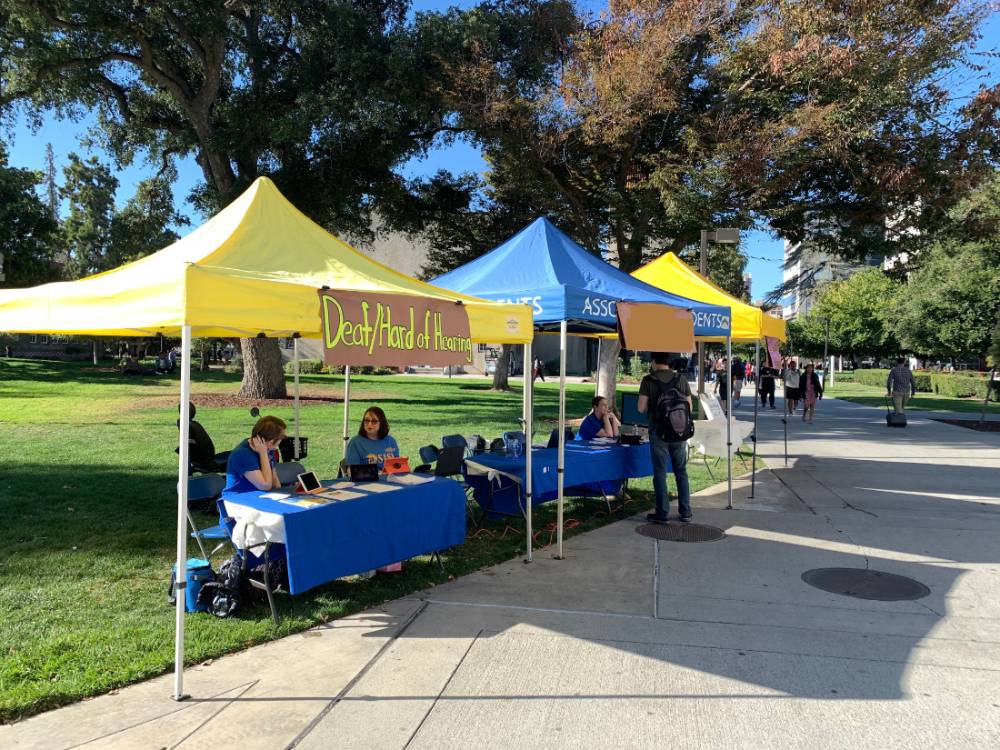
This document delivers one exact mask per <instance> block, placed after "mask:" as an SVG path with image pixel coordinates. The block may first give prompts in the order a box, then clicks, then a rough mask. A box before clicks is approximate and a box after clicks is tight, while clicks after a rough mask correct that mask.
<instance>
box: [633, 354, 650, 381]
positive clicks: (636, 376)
mask: <svg viewBox="0 0 1000 750" xmlns="http://www.w3.org/2000/svg"><path fill="white" fill-rule="evenodd" d="M648 373H649V364H647V363H646V362H643V361H642V357H640V356H639V355H638V354H633V355H632V358H631V359H630V360H629V368H628V374H629V376H630V377H631V378H632V379H633V380H642V379H643V378H644V377H645V376H646V375H647V374H648Z"/></svg>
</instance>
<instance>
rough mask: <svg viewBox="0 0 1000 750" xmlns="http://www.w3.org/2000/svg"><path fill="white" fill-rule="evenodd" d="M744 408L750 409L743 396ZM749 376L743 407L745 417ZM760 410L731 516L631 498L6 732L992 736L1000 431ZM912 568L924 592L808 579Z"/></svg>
mask: <svg viewBox="0 0 1000 750" xmlns="http://www.w3.org/2000/svg"><path fill="white" fill-rule="evenodd" d="M748 406H749V409H748ZM752 408H753V407H752V400H751V398H747V397H745V398H744V400H743V406H742V407H741V408H740V409H738V410H737V411H738V416H739V417H740V418H746V417H748V416H750V415H752ZM780 409H781V404H780V402H779V408H778V410H776V411H771V410H765V411H763V412H762V413H761V422H760V440H759V442H758V449H759V451H760V455H761V456H762V458H763V459H764V460H765V461H766V463H767V466H768V467H770V468H768V469H765V470H764V471H763V472H761V473H760V475H759V476H758V483H757V486H756V492H755V493H754V494H755V497H754V499H753V500H752V501H751V500H748V499H747V494H748V487H747V483H746V482H745V481H740V482H737V485H736V487H737V491H736V493H735V498H736V506H737V507H736V509H734V510H731V511H727V510H725V509H724V507H725V492H724V490H725V487H724V485H721V486H717V487H715V488H713V489H712V490H710V491H707V492H705V493H701V494H700V495H698V496H696V497H695V498H694V501H693V504H694V508H695V514H696V519H695V520H696V521H698V522H700V523H707V524H712V525H715V526H718V527H720V528H722V529H724V530H725V531H726V537H725V538H724V539H723V540H721V541H718V542H714V543H705V544H677V543H670V542H655V541H653V540H651V539H649V538H647V537H644V536H640V535H638V534H637V533H636V529H637V528H638V527H639V526H640V525H641V524H642V523H643V522H644V519H638V518H632V519H627V520H624V521H622V522H620V523H617V524H613V525H611V526H608V527H605V528H603V529H600V530H598V531H595V532H592V533H589V534H585V535H581V536H578V537H574V538H573V539H570V540H568V541H567V542H566V546H565V549H566V553H567V559H565V560H554V559H552V552H551V550H550V549H546V550H540V551H539V552H538V553H537V554H536V557H535V562H534V563H533V564H531V565H525V564H523V563H522V562H521V561H520V560H515V561H512V562H509V563H506V564H503V565H499V566H496V567H494V568H490V569H487V570H483V571H481V572H479V573H476V574H474V575H470V576H467V577H465V578H462V579H460V580H458V581H455V582H453V583H450V584H447V585H443V586H439V587H437V588H434V589H431V590H429V591H426V592H423V593H422V594H421V595H420V596H414V597H410V598H406V599H402V600H399V601H396V602H392V603H390V604H389V605H387V606H385V607H382V608H380V609H377V610H371V611H369V612H366V613H363V614H360V615H357V616H355V617H350V618H345V619H343V620H339V621H336V622H334V623H331V624H330V625H328V626H324V627H320V628H316V629H314V630H311V631H308V632H306V633H303V634H299V635H295V636H291V637H288V638H285V639H283V640H282V641H278V642H275V643H271V644H267V645H264V646H259V647H256V648H253V649H250V650H248V651H246V652H243V653H240V654H235V655H233V656H229V657H226V658H223V659H218V660H216V661H215V662H214V663H212V664H211V665H209V666H200V667H195V668H193V669H191V670H190V671H189V672H188V676H187V681H186V687H187V689H188V691H189V692H191V693H192V695H193V696H194V697H193V698H192V699H191V700H190V701H187V702H185V703H180V704H178V703H173V702H171V701H170V700H169V699H168V698H167V695H168V693H169V691H170V677H169V676H166V677H163V678H160V679H156V680H152V681H149V682H146V683H143V684H140V685H136V686H133V687H131V688H128V689H124V690H122V691H120V692H119V693H118V694H117V695H107V696H102V697H99V698H96V699H94V700H91V701H86V702H83V703H79V704H76V705H74V706H70V707H67V708H64V709H60V710H57V711H53V712H50V713H48V714H44V715H41V716H38V717H35V718H33V719H29V720H27V721H24V722H22V723H19V724H16V725H14V726H7V727H0V744H2V746H3V747H5V748H7V747H18V748H21V747H25V748H27V747H44V748H55V747H86V748H99V747H109V748H112V747H113V748H130V747H137V748H148V747H181V748H202V747H204V748H219V747H236V746H239V747H240V748H289V747H297V748H362V747H374V748H469V747H475V748H477V750H480V749H482V748H514V747H516V748H525V747H567V748H571V747H572V748H589V747H601V748H607V747H611V748H633V747H640V746H647V747H665V746H677V747H694V748H716V747H735V748H808V749H809V750H815V749H816V748H820V747H822V748H842V747H843V748H869V747H877V748H996V747H1000V543H998V541H997V539H998V532H1000V488H998V479H997V478H998V476H1000V435H995V434H989V433H978V432H974V431H971V430H967V429H963V428H960V427H953V426H949V425H944V424H941V423H938V422H931V421H928V420H925V419H922V418H918V417H915V418H913V419H912V420H911V423H910V426H909V427H908V428H907V429H906V430H892V431H890V430H888V429H887V428H886V427H885V422H884V418H883V416H882V413H881V412H879V410H877V409H871V408H866V407H862V406H857V405H854V404H848V403H845V402H838V401H835V400H824V401H823V402H822V403H821V404H820V407H819V409H818V413H817V418H816V421H815V422H814V423H812V424H804V423H802V422H801V419H800V418H799V417H798V416H795V417H792V418H789V420H788V423H787V426H788V433H789V442H788V446H789V460H788V466H787V468H786V467H785V465H784V463H785V462H784V451H783V439H782V438H783V428H784V425H783V424H782V422H781V411H780ZM818 567H859V568H866V567H869V568H872V569H876V570H881V571H887V572H891V573H898V574H901V575H906V576H909V577H912V578H915V579H917V580H918V581H920V582H922V583H924V584H925V585H927V586H928V587H929V588H930V590H931V594H930V595H929V596H927V597H925V598H923V599H919V600H916V601H900V602H878V601H868V600H864V599H855V598H851V597H845V596H838V595H834V594H828V593H824V592H822V591H820V590H818V589H815V588H812V587H810V586H808V585H807V584H805V583H804V582H803V581H802V579H801V575H802V573H803V572H805V571H807V570H809V569H812V568H818Z"/></svg>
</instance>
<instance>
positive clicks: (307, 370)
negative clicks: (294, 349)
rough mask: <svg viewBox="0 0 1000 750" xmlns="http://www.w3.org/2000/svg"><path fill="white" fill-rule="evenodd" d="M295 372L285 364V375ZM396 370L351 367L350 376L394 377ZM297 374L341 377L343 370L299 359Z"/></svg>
mask: <svg viewBox="0 0 1000 750" xmlns="http://www.w3.org/2000/svg"><path fill="white" fill-rule="evenodd" d="M294 372H295V365H294V363H292V362H286V363H285V373H286V374H288V375H291V374H293V373H294ZM396 373H397V370H396V369H395V368H393V367H370V366H368V365H366V366H364V367H352V368H351V374H352V375H395V374H396ZM299 374H300V375H317V374H328V375H343V374H344V368H343V367H341V366H340V365H330V366H327V365H325V364H323V360H321V359H300V360H299Z"/></svg>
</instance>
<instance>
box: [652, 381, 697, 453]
mask: <svg viewBox="0 0 1000 750" xmlns="http://www.w3.org/2000/svg"><path fill="white" fill-rule="evenodd" d="M680 377H681V375H680V374H675V375H674V379H673V380H671V381H670V382H669V383H664V382H661V381H660V380H658V379H656V378H653V377H651V380H652V382H653V383H655V384H656V392H655V394H654V396H653V398H652V399H650V400H651V401H652V404H653V408H652V410H651V412H652V415H653V429H655V430H656V435H657V437H659V438H660V439H661V440H664V441H666V442H668V443H681V442H684V441H685V440H687V439H688V438H690V437H692V436H693V435H694V420H693V419H692V418H691V405H690V404H689V403H688V400H687V396H685V395H684V394H683V393H681V390H680V389H679V388H678V387H677V383H678V380H679V379H680Z"/></svg>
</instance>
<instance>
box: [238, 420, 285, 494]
mask: <svg viewBox="0 0 1000 750" xmlns="http://www.w3.org/2000/svg"><path fill="white" fill-rule="evenodd" d="M283 437H285V423H284V422H283V421H282V420H280V419H278V418H277V417H261V418H260V419H258V420H257V424H255V425H254V426H253V430H252V432H251V433H250V438H249V439H247V440H244V441H242V442H241V443H240V444H239V445H237V446H236V447H235V448H233V451H232V453H230V454H229V461H228V462H227V463H226V488H225V489H224V490H223V492H224V493H226V492H229V493H234V492H253V491H254V490H272V489H275V488H277V487H280V486H281V483H280V482H279V481H278V472H277V470H276V469H275V466H276V465H277V459H276V458H275V456H274V455H273V451H275V450H276V449H277V447H278V443H280V442H281V439H282V438H283Z"/></svg>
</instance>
